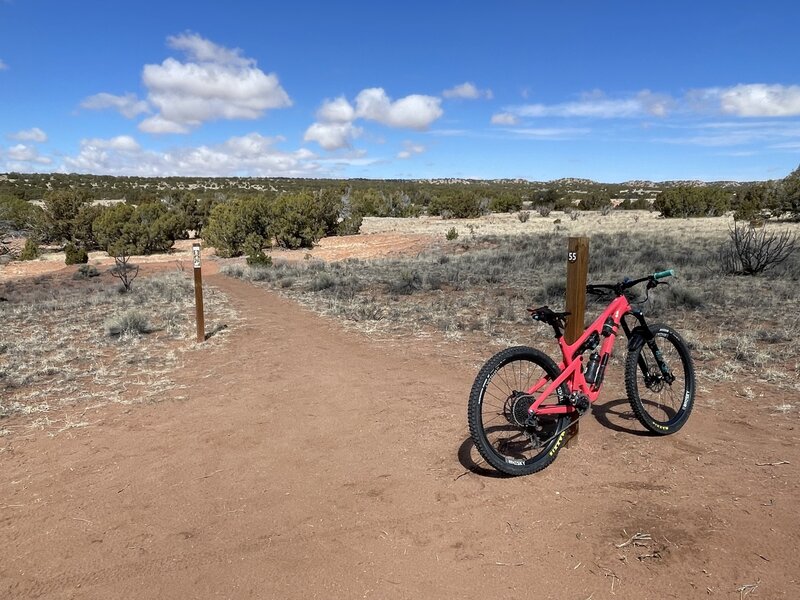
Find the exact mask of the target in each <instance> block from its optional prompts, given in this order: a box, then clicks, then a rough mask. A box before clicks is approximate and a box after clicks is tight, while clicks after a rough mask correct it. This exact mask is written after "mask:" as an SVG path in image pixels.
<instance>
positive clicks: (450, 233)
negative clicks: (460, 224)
mask: <svg viewBox="0 0 800 600" xmlns="http://www.w3.org/2000/svg"><path fill="white" fill-rule="evenodd" d="M444 237H445V239H447V240H448V241H453V240H455V239H457V238H458V231H457V230H456V228H455V227H451V228H450V229H448V230H447V233H446V234H444Z"/></svg>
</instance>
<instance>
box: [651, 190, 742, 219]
mask: <svg viewBox="0 0 800 600" xmlns="http://www.w3.org/2000/svg"><path fill="white" fill-rule="evenodd" d="M653 206H654V207H655V209H656V210H658V211H659V212H660V213H661V214H662V216H664V217H666V218H675V217H680V218H685V217H713V216H718V215H721V214H723V213H724V212H725V211H726V210H729V209H730V193H729V192H727V191H725V190H723V189H721V188H716V187H711V186H709V187H689V186H680V187H676V188H671V189H668V190H664V191H663V192H660V193H659V194H658V196H656V200H655V203H654V204H653Z"/></svg>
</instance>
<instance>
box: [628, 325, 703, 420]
mask: <svg viewBox="0 0 800 600" xmlns="http://www.w3.org/2000/svg"><path fill="white" fill-rule="evenodd" d="M650 333H651V334H652V338H650V339H647V338H649V337H650V336H645V335H643V334H642V333H638V334H635V335H634V336H633V337H631V340H630V343H629V345H628V358H627V360H626V362H625V389H626V391H627V393H628V400H629V401H630V403H631V408H633V412H634V414H635V415H636V417H637V418H638V419H639V422H641V424H642V425H644V426H645V427H646V428H647V429H648V430H649V431H651V432H653V433H655V434H658V435H668V434H670V433H675V432H676V431H678V430H679V429H680V428H681V427H683V426H684V425H685V424H686V421H687V419H688V418H689V414H690V413H691V412H692V407H693V406H694V393H695V380H694V366H693V365H692V357H691V355H690V354H689V348H688V346H687V345H686V342H684V341H683V339H682V338H681V336H680V335H678V333H677V332H676V331H675V330H673V329H672V328H671V327H668V326H667V325H652V326H651V327H650Z"/></svg>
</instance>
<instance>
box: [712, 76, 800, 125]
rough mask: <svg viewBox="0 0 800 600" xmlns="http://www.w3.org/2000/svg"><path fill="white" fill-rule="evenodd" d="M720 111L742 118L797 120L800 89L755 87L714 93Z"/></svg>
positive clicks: (796, 86) (755, 84) (749, 86)
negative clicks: (789, 118)
mask: <svg viewBox="0 0 800 600" xmlns="http://www.w3.org/2000/svg"><path fill="white" fill-rule="evenodd" d="M712 92H715V93H716V95H718V98H719V105H720V109H721V110H722V112H723V113H725V114H728V115H736V116H738V117H795V116H798V115H800V85H787V86H784V85H766V84H763V83H753V84H746V85H737V86H734V87H731V88H727V89H719V90H712Z"/></svg>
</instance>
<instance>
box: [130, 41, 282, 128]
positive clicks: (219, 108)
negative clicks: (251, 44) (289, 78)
mask: <svg viewBox="0 0 800 600" xmlns="http://www.w3.org/2000/svg"><path fill="white" fill-rule="evenodd" d="M167 41H168V44H169V46H170V47H172V48H173V49H175V50H179V51H182V52H184V53H185V54H186V57H187V60H186V62H181V61H179V60H177V59H175V58H172V57H170V58H167V59H166V60H164V61H163V62H162V63H161V64H158V65H155V64H151V65H145V67H144V70H143V72H142V82H143V83H144V85H145V86H146V87H147V90H148V101H149V103H150V105H152V106H153V107H154V108H155V109H156V110H157V111H158V112H157V114H156V115H155V116H154V117H151V118H149V119H145V120H144V121H143V122H142V123H141V125H140V129H141V130H143V131H147V132H149V133H185V132H187V131H189V130H191V129H193V128H196V127H198V126H200V125H201V124H203V123H204V122H207V121H212V120H217V119H257V118H260V117H261V116H263V114H264V113H265V112H266V111H267V110H271V109H276V108H283V107H287V106H291V104H292V101H291V99H290V98H289V95H288V94H287V93H286V91H285V90H284V89H283V87H281V84H280V82H279V81H278V77H277V75H275V74H274V73H269V74H267V73H264V72H263V71H262V70H261V69H259V68H258V67H257V66H256V62H255V60H253V59H251V58H247V57H244V56H242V52H241V50H239V49H230V48H225V47H223V46H219V45H217V44H215V43H214V42H212V41H210V40H207V39H205V38H203V37H201V36H199V35H197V34H191V33H187V34H182V35H178V36H172V37H170V38H168V40H167Z"/></svg>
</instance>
